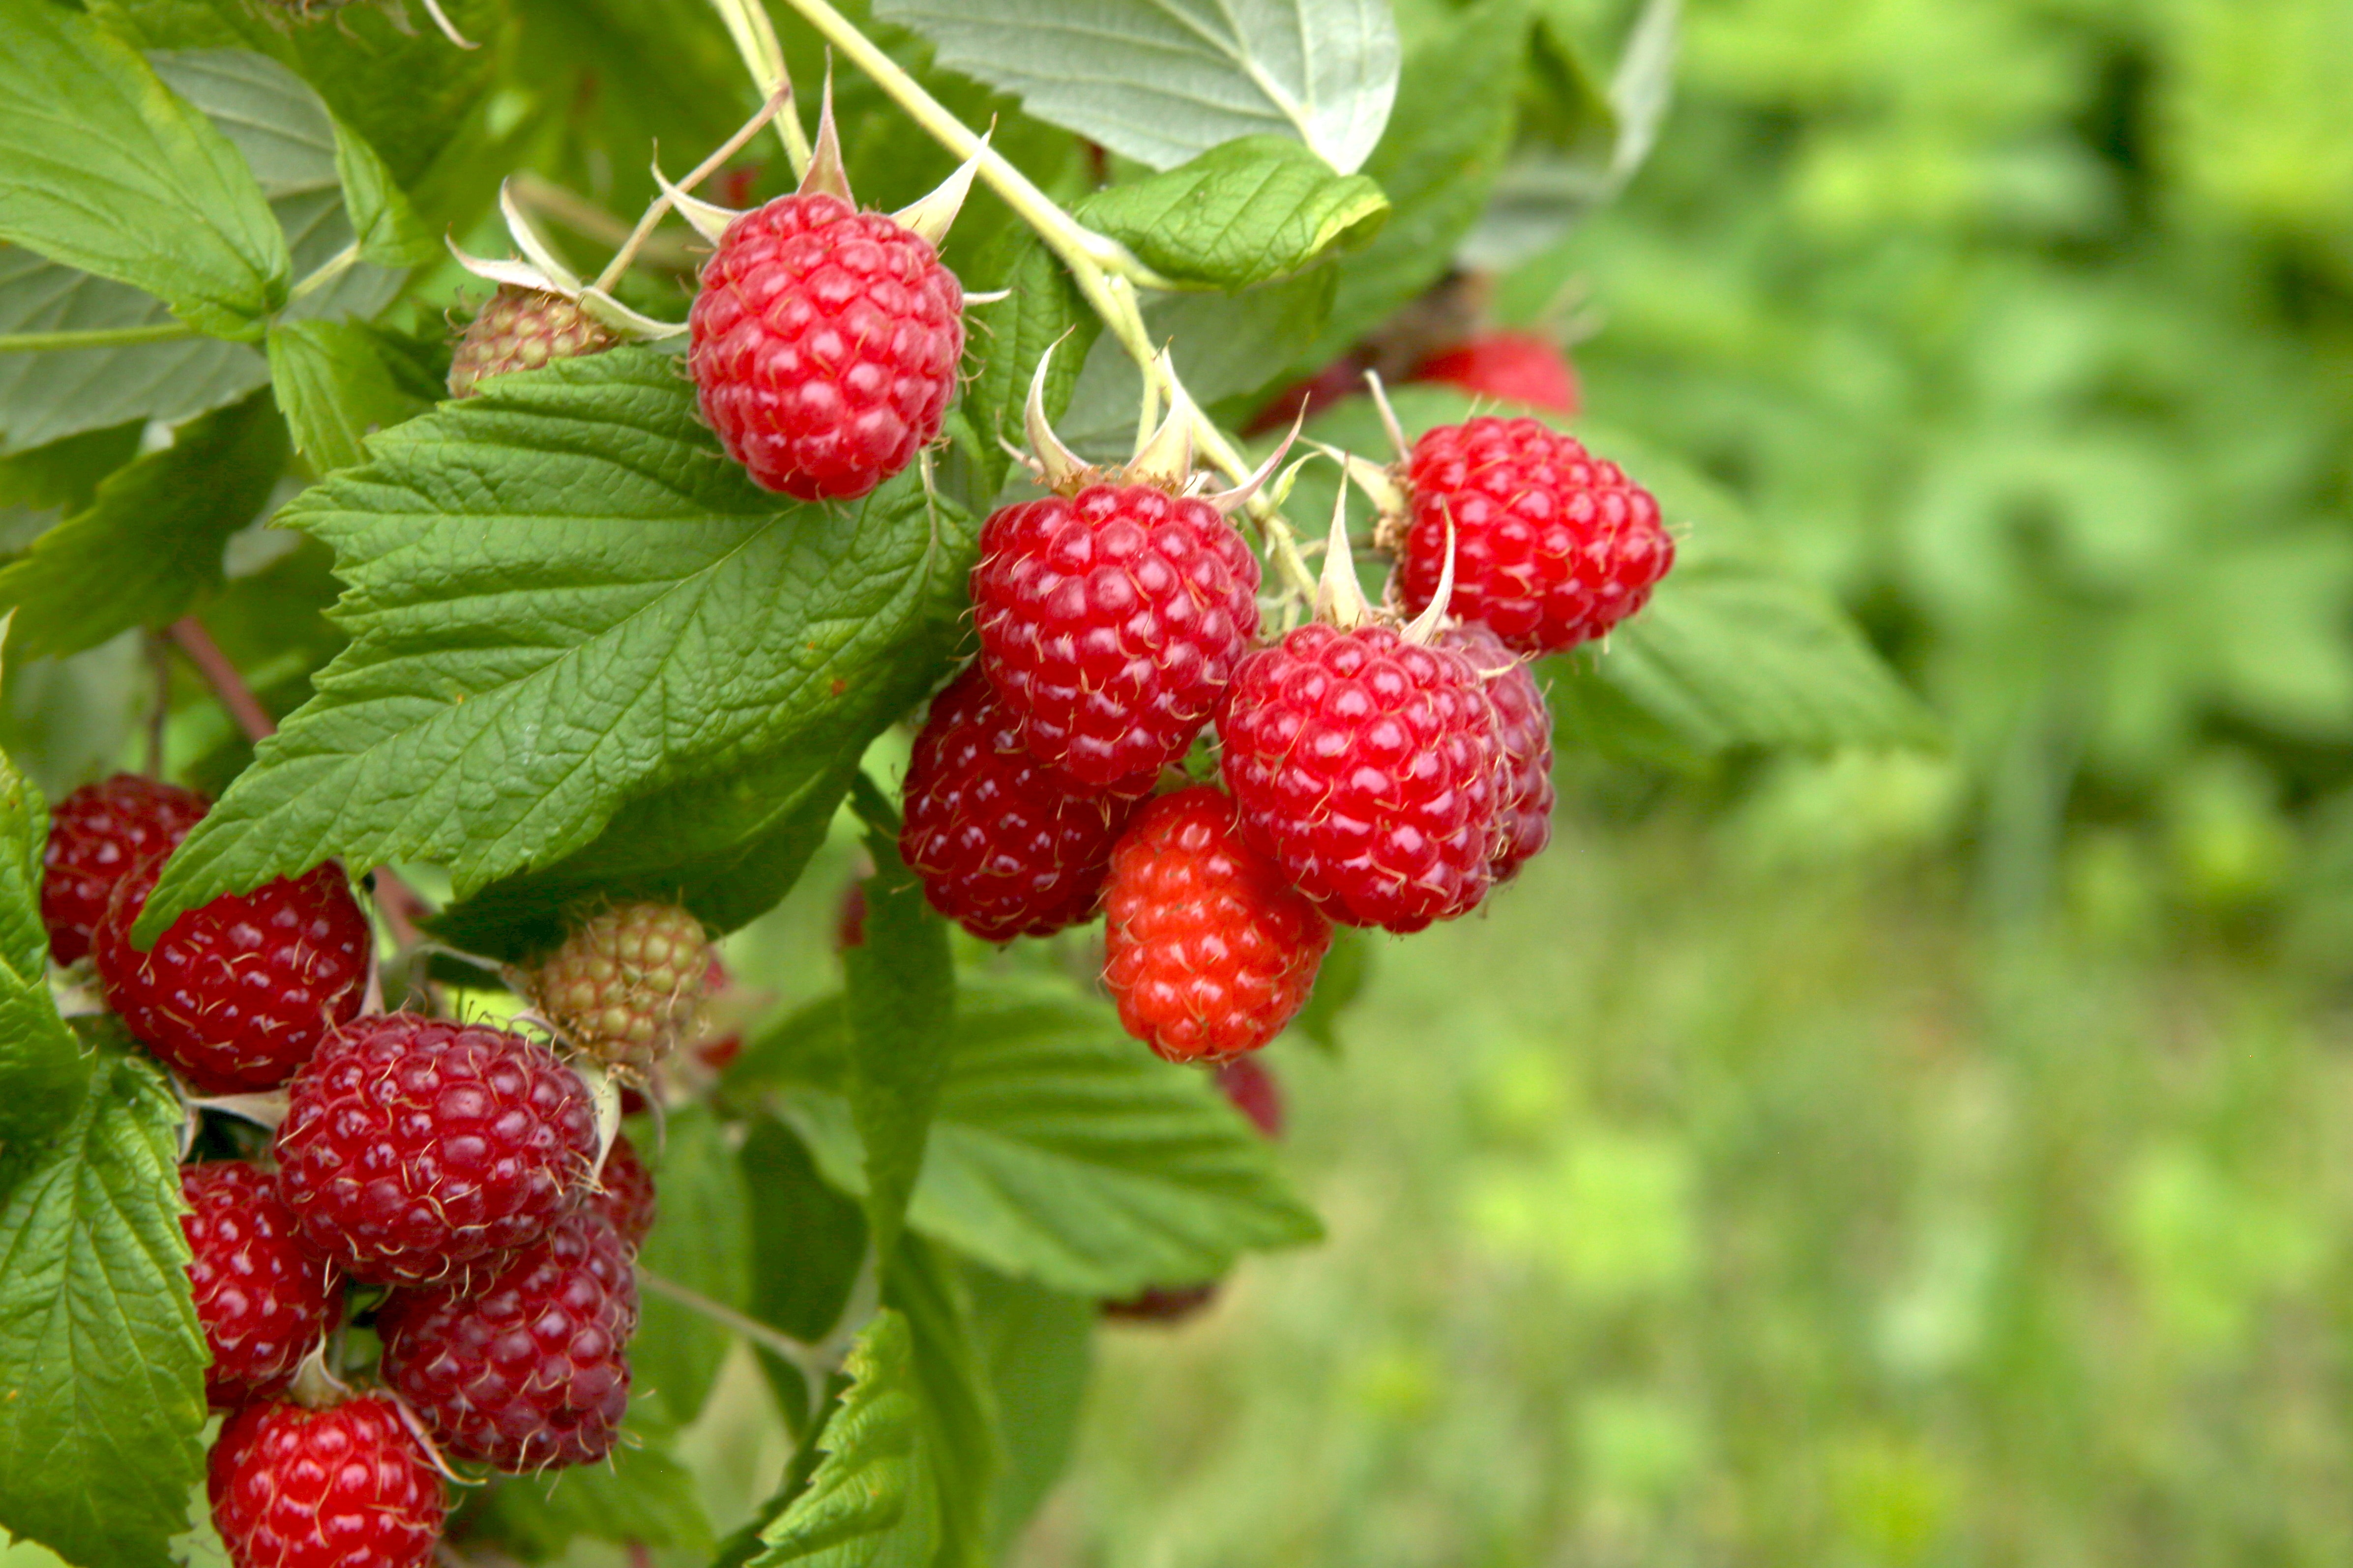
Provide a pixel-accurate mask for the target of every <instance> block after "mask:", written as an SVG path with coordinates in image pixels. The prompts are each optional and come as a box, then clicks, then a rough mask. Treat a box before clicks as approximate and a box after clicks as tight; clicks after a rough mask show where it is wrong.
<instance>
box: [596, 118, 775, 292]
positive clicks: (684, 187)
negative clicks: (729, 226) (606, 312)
mask: <svg viewBox="0 0 2353 1568" xmlns="http://www.w3.org/2000/svg"><path fill="white" fill-rule="evenodd" d="M792 100H793V84H792V83H791V82H789V81H787V82H784V83H782V84H780V85H779V86H777V87H776V89H775V90H773V91H772V92H770V93H769V95H768V101H767V102H765V103H764V104H762V105H761V106H760V112H759V113H757V114H755V115H754V116H753V117H752V118H751V119H750V120H747V121H744V127H743V129H742V130H740V131H738V132H735V134H734V135H733V136H730V137H729V138H728V139H727V140H726V141H725V142H723V143H722V144H721V145H720V148H719V150H718V151H717V152H716V153H712V154H711V156H710V157H708V158H705V159H704V160H703V161H702V163H697V164H696V165H695V166H694V168H693V170H692V171H691V173H690V174H688V175H687V176H686V178H685V179H683V180H681V181H680V182H678V188H679V189H680V190H681V191H691V190H692V189H694V187H695V186H697V185H699V184H702V182H703V181H705V180H707V179H709V178H710V177H711V176H712V175H713V174H717V173H718V172H719V171H720V170H721V169H722V168H723V167H725V165H726V163H727V160H728V159H730V158H733V156H735V154H736V153H740V152H742V151H743V150H744V143H745V142H749V141H751V140H752V138H753V137H754V136H757V135H758V134H759V133H760V127H761V126H763V125H765V124H766V123H767V122H768V121H770V120H771V119H784V118H788V116H786V115H785V114H782V113H780V112H779V111H780V110H786V109H787V108H788V107H789V106H790V104H791V103H792ZM669 212H670V193H669V192H668V191H664V192H662V193H661V194H660V195H658V196H656V197H654V199H653V203H652V205H649V206H648V207H647V208H646V216H643V217H641V218H639V219H638V226H637V227H636V228H634V229H632V230H630V231H629V237H628V239H626V240H624V241H623V242H622V244H621V248H620V249H618V250H617V251H615V252H614V253H613V259H612V260H610V261H608V262H607V263H605V270H604V271H602V272H599V273H598V274H596V289H597V290H598V291H599V292H600V293H607V294H609V293H611V292H612V289H613V285H614V284H616V283H618V282H619V281H620V280H621V274H623V273H624V272H627V271H628V269H629V263H630V262H632V261H634V260H636V259H637V255H638V247H639V246H641V245H643V244H644V243H645V242H646V236H648V235H649V234H651V233H652V232H653V228H654V225H656V224H658V223H659V222H661V220H662V218H663V217H664V216H667V215H668V213H669Z"/></svg>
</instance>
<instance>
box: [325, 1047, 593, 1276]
mask: <svg viewBox="0 0 2353 1568" xmlns="http://www.w3.org/2000/svg"><path fill="white" fill-rule="evenodd" d="M288 1101H289V1103H288V1107H287V1113H286V1121H285V1124H284V1125H283V1126H281V1127H280V1129H279V1130H278V1186H279V1192H280V1194H282V1195H283V1196H284V1197H285V1199H286V1205H287V1207H289V1208H290V1209H292V1210H293V1211H294V1217H295V1221H296V1223H297V1224H298V1225H299V1226H301V1232H302V1239H303V1240H304V1241H305V1242H306V1243H307V1244H308V1245H309V1246H311V1247H312V1248H314V1249H315V1250H317V1251H318V1252H319V1253H321V1254H322V1256H324V1257H326V1258H331V1259H332V1260H333V1261H334V1262H335V1263H336V1264H338V1265H339V1266H341V1267H342V1268H343V1271H344V1272H345V1273H347V1274H349V1275H351V1276H352V1277H353V1279H365V1280H372V1281H375V1282H379V1283H385V1284H399V1283H422V1282H425V1281H432V1280H442V1279H453V1280H462V1279H465V1278H467V1277H469V1275H479V1274H481V1273H484V1272H486V1271H488V1270H489V1269H491V1268H497V1267H498V1262H497V1260H498V1259H499V1258H501V1256H502V1255H503V1254H506V1253H509V1252H512V1251H513V1250H514V1249H516V1248H517V1247H527V1246H529V1245H530V1244H531V1243H533V1242H534V1241H536V1240H538V1239H539V1238H540V1237H542V1236H544V1235H545V1234H546V1233H547V1230H548V1227H549V1226H553V1225H554V1223H555V1222H556V1220H557V1219H558V1218H559V1217H561V1216H562V1215H563V1214H564V1213H565V1210H567V1209H568V1208H570V1207H571V1206H572V1204H573V1202H574V1200H575V1197H576V1196H577V1195H578V1193H579V1190H580V1188H581V1186H582V1184H584V1183H585V1182H586V1180H587V1176H588V1172H589V1168H590V1166H591V1165H592V1164H593V1163H595V1160H596V1107H595V1104H594V1102H593V1101H592V1100H590V1098H589V1095H588V1089H587V1086H586V1085H585V1084H583V1083H582V1082H581V1081H580V1078H579V1075H578V1074H576V1073H575V1072H574V1071H573V1070H572V1069H571V1068H567V1067H565V1065H564V1064H563V1063H562V1062H560V1061H558V1060H556V1058H555V1053H554V1052H553V1051H551V1050H549V1049H548V1048H547V1047H545V1046H543V1045H541V1044H539V1043H538V1042H537V1041H535V1040H528V1039H525V1038H524V1037H522V1036H521V1035H512V1034H508V1033H507V1032H505V1031H504V1030H501V1029H492V1028H487V1027H485V1026H481V1025H479V1024H453V1023H446V1022H444V1021H442V1020H440V1019H438V1018H421V1017H418V1016H416V1015H415V1014H412V1013H387V1014H384V1015H381V1016H372V1017H366V1018H361V1019H358V1020H357V1021H355V1022H353V1023H352V1024H349V1025H347V1026H344V1027H343V1029H341V1030H339V1031H337V1032H336V1034H335V1035H334V1037H332V1038H331V1039H330V1040H329V1041H328V1042H327V1043H326V1045H325V1046H323V1047H321V1049H320V1051H319V1054H318V1055H317V1056H316V1057H315V1058H312V1059H311V1062H310V1064H309V1065H308V1066H307V1067H305V1068H303V1069H302V1071H301V1073H300V1074H299V1075H297V1076H296V1078H295V1079H294V1082H293V1084H292V1086H291V1087H290V1089H289V1090H288Z"/></svg>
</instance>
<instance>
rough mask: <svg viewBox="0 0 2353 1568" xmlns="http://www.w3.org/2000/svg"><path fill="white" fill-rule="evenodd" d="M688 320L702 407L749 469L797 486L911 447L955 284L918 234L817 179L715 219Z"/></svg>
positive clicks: (935, 374)
mask: <svg viewBox="0 0 2353 1568" xmlns="http://www.w3.org/2000/svg"><path fill="white" fill-rule="evenodd" d="M687 321H688V327H689V331H690V334H691V348H690V350H689V352H688V356H687V364H688V367H689V369H690V370H691V371H692V373H693V375H694V385H695V390H696V392H697V394H698V395H699V396H700V399H701V402H702V416H703V418H704V419H706V420H708V421H709V422H710V424H711V427H712V429H713V430H715V431H717V432H718V433H719V440H720V444H721V445H723V446H724V447H726V448H727V454H728V456H730V457H732V458H734V459H735V460H736V461H737V462H739V463H741V464H743V465H744V468H745V469H746V470H748V471H749V472H750V474H751V476H752V479H753V481H754V483H756V484H758V485H760V486H762V487H763V488H765V489H772V490H782V491H783V492H784V493H785V494H786V495H789V496H794V497H797V498H798V499H799V500H848V499H850V498H852V497H856V496H862V495H864V494H865V493H866V492H867V491H869V490H871V489H873V488H874V487H875V486H876V485H879V484H881V482H882V481H883V480H884V479H889V478H890V477H891V476H892V475H893V474H895V473H897V472H898V471H899V470H900V469H902V468H905V467H906V466H907V465H908V464H909V463H911V462H913V461H914V458H915V454H916V452H917V451H919V450H921V449H922V448H923V446H924V445H925V444H926V443H927V442H929V441H931V440H932V439H933V438H934V437H936V436H938V435H939V433H940V422H941V420H942V419H944V417H945V416H946V415H947V407H948V402H949V399H950V398H952V397H953V396H954V395H955V387H956V363H957V362H958V360H960V359H961V358H962V357H963V354H964V289H963V288H962V286H961V285H959V284H958V283H957V282H956V278H955V273H953V272H950V271H949V270H948V269H947V268H945V267H943V266H942V265H940V259H939V253H938V252H937V251H935V250H934V249H933V248H932V246H931V244H930V242H929V241H927V240H925V239H924V238H923V237H922V236H920V235H917V234H915V233H914V232H913V231H912V230H910V229H907V228H905V227H902V226H901V225H899V224H898V223H896V222H894V221H892V219H891V218H888V217H886V216H883V215H881V213H861V212H860V211H858V210H857V209H856V208H855V207H853V206H851V205H849V203H848V202H845V201H843V200H841V199H840V198H839V197H838V196H833V195H826V194H825V193H823V192H807V193H804V194H800V195H789V196H779V197H777V198H776V200H775V201H772V202H770V203H769V204H768V205H765V206H764V207H759V208H757V209H755V210H754V211H752V212H748V213H745V214H744V216H741V217H739V218H737V219H736V220H735V221H734V222H733V223H732V224H730V225H729V226H728V227H727V232H726V233H725V234H723V235H722V236H721V237H720V240H719V248H718V249H717V250H716V251H715V252H713V253H712V258H711V259H710V260H709V261H707V262H705V263H704V264H703V268H702V291H701V292H700V293H698V294H697V295H696V296H695V297H694V306H693V309H692V310H691V311H690V312H689V314H688V318H687Z"/></svg>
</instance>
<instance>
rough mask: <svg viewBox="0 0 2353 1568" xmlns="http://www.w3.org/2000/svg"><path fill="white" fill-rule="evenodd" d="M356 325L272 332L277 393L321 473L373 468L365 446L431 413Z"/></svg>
mask: <svg viewBox="0 0 2353 1568" xmlns="http://www.w3.org/2000/svg"><path fill="white" fill-rule="evenodd" d="M401 372H402V367H401V365H400V364H399V363H398V362H397V361H396V360H393V359H389V358H387V357H386V355H385V350H384V345H383V342H382V340H380V339H379V338H378V337H377V336H376V334H375V332H373V331H370V330H369V329H368V328H366V327H365V326H363V325H361V324H359V323H357V322H353V321H280V322H277V323H275V324H273V325H272V326H271V327H270V329H269V377H270V385H271V387H272V388H273V389H274V390H275V391H276V393H277V395H278V406H279V407H280V410H282V411H283V412H284V414H285V416H286V427H287V430H288V433H289V434H290V435H291V436H292V437H293V440H294V446H295V447H296V448H297V449H298V450H299V451H301V454H302V455H303V456H304V457H305V458H309V459H310V461H311V467H312V468H316V469H317V470H318V471H319V472H321V473H325V472H327V471H328V470H330V469H333V468H354V467H357V466H358V465H359V464H361V463H363V462H365V461H366V460H367V454H366V452H365V451H364V450H363V449H362V448H361V447H360V438H361V437H364V436H369V435H373V434H375V432H376V431H378V430H382V429H386V428H389V427H390V426H395V425H397V424H399V423H400V422H401V421H402V420H404V419H410V418H414V417H415V416H417V415H419V414H422V413H424V412H425V411H426V410H427V408H430V407H431V406H432V400H431V399H430V398H429V397H421V396H419V395H417V391H416V389H415V388H414V386H413V385H411V384H408V382H407V380H406V377H404V375H403V374H401Z"/></svg>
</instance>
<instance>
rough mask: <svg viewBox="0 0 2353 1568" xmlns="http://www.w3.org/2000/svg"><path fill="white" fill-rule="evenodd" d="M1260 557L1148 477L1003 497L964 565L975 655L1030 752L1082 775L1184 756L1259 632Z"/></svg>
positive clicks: (1107, 774)
mask: <svg viewBox="0 0 2353 1568" xmlns="http://www.w3.org/2000/svg"><path fill="white" fill-rule="evenodd" d="M1258 575H1259V574H1258V558H1257V557H1256V556H1254V555H1252V554H1251V553H1250V547H1249V546H1248V545H1246V544H1244V543H1243V542H1242V538H1241V535H1240V534H1239V533H1237V532H1235V531H1234V530H1233V527H1232V525H1231V524H1229V523H1228V522H1227V521H1226V520H1225V518H1224V517H1223V516H1221V515H1219V511H1218V509H1217V508H1215V507H1213V506H1211V505H1210V504H1209V503H1208V501H1205V500H1200V499H1198V497H1190V496H1174V495H1170V494H1169V493H1168V492H1167V491H1166V490H1165V489H1160V488H1158V487H1157V486H1154V485H1142V484H1139V485H1090V486H1088V487H1087V488H1086V489H1082V490H1081V491H1080V492H1079V493H1078V494H1076V495H1074V496H1071V497H1068V498H1065V497H1062V496H1048V497H1046V498H1044V499H1043V500H1033V501H1023V502H1021V503H1019V504H1018V505H1016V506H1008V507H1004V508H1000V509H999V510H997V511H996V512H995V513H993V514H992V515H991V516H990V517H989V519H988V521H987V522H986V523H985V524H983V525H982V527H981V531H980V562H979V564H977V565H976V566H975V567H974V568H973V569H972V603H973V611H974V618H975V620H976V623H977V625H978V628H979V632H980V666H981V668H982V669H983V670H984V671H985V672H986V673H987V676H988V683H989V684H990V685H991V686H993V687H995V688H996V689H997V695H998V696H999V697H1001V698H1003V699H1004V702H1005V706H1006V707H1007V708H1008V710H1011V711H1012V712H1014V713H1015V714H1018V716H1019V718H1020V721H1021V738H1022V741H1023V742H1024V743H1025V744H1027V745H1028V746H1029V751H1030V754H1031V755H1033V756H1035V757H1037V758H1038V759H1039V761H1041V762H1044V763H1050V764H1051V765H1052V766H1053V767H1054V768H1055V769H1056V770H1057V771H1058V772H1060V773H1063V774H1065V775H1067V776H1068V777H1070V778H1071V779H1075V780H1077V781H1078V782H1079V783H1080V784H1113V783H1116V782H1117V781H1119V780H1122V779H1127V778H1133V777H1134V776H1136V775H1137V774H1139V773H1144V774H1148V773H1155V772H1156V771H1157V770H1159V769H1160V768H1161V767H1163V766H1165V765H1166V764H1167V763H1172V762H1175V761H1176V759H1177V758H1179V757H1181V756H1183V755H1184V754H1185V749H1186V748H1187V747H1188V746H1190V745H1191V744H1192V743H1193V737H1194V736H1196V735H1198V734H1199V733H1200V732H1201V729H1202V727H1203V726H1204V725H1206V724H1207V723H1208V721H1209V717H1210V715H1211V714H1213V713H1214V712H1216V711H1217V708H1218V704H1219V701H1220V700H1222V699H1223V698H1224V696H1225V692H1226V683H1227V681H1229V680H1230V679H1232V678H1233V668H1234V663H1235V661H1236V660H1237V659H1239V658H1241V656H1242V652H1243V650H1244V649H1245V648H1246V647H1248V646H1249V644H1250V638H1251V637H1255V636H1256V635H1257V634H1258Z"/></svg>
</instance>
